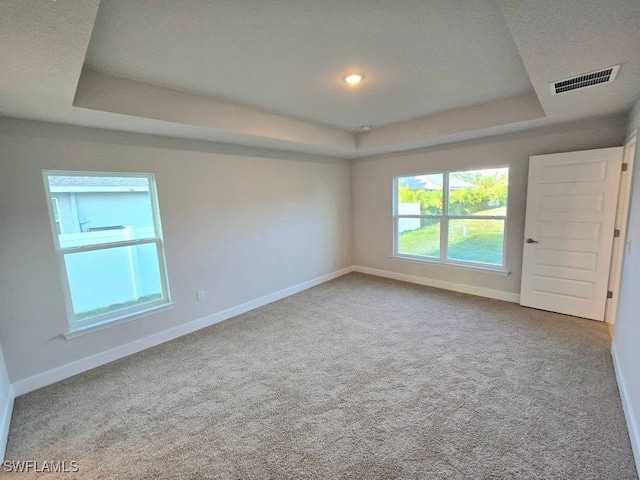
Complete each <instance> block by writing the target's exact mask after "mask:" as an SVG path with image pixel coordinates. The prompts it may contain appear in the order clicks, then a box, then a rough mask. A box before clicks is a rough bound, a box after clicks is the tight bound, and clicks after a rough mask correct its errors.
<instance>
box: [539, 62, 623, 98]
mask: <svg viewBox="0 0 640 480" xmlns="http://www.w3.org/2000/svg"><path fill="white" fill-rule="evenodd" d="M619 68H620V65H615V66H613V67H608V68H603V69H602V70H597V71H595V72H589V73H584V74H582V75H578V76H577V77H571V78H567V79H566V80H561V81H559V82H553V83H552V84H550V86H551V93H552V94H553V95H559V94H561V93H566V92H570V91H571V90H577V89H579V88H587V87H592V86H594V85H599V84H601V83H609V82H613V81H614V80H615V78H616V75H617V73H618V69H619Z"/></svg>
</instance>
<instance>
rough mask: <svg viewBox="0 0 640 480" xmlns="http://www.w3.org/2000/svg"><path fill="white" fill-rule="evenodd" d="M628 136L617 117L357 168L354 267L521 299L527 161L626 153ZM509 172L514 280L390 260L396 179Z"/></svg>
mask: <svg viewBox="0 0 640 480" xmlns="http://www.w3.org/2000/svg"><path fill="white" fill-rule="evenodd" d="M624 135H625V121H624V118H622V117H614V118H609V119H601V120H598V121H591V122H581V123H577V124H569V125H564V126H559V127H554V128H545V129H541V130H538V131H530V132H527V133H521V134H512V135H505V136H499V137H492V138H487V139H483V140H477V141H469V142H464V143H458V144H452V145H447V146H443V147H434V148H430V149H424V150H422V151H418V152H415V151H414V152H412V153H406V154H403V155H398V154H396V155H388V156H381V157H377V158H367V159H359V160H354V161H353V163H352V182H353V183H352V185H353V191H352V196H353V221H354V227H353V239H354V252H355V253H354V263H355V265H359V266H363V267H369V268H375V269H381V270H386V271H390V272H395V273H400V274H408V275H416V276H420V277H426V278H431V279H434V280H439V281H447V282H454V283H459V284H464V285H470V286H475V287H482V288H489V289H493V290H498V291H500V292H508V293H515V294H518V293H519V292H520V276H521V264H522V245H523V235H524V217H525V203H526V193H527V174H528V165H529V156H531V155H541V154H548V153H559V152H569V151H576V150H589V149H595V148H605V147H613V146H620V145H622V142H623V140H624ZM505 165H508V166H509V168H510V172H509V200H508V204H509V205H508V219H507V231H506V237H507V238H506V257H505V260H506V268H507V269H508V270H509V271H510V272H511V274H510V275H508V276H499V275H495V274H491V273H484V272H477V271H469V270H461V269H454V268H450V267H442V266H437V265H433V264H430V265H429V264H424V263H417V262H407V261H403V260H396V259H392V258H391V254H392V240H393V239H392V235H393V233H392V232H393V222H392V182H393V177H394V176H397V175H415V174H424V173H429V172H437V171H442V170H448V169H453V170H466V169H476V168H485V167H487V168H488V167H495V166H505Z"/></svg>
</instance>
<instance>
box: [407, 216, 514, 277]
mask: <svg viewBox="0 0 640 480" xmlns="http://www.w3.org/2000/svg"><path fill="white" fill-rule="evenodd" d="M478 213H481V214H484V215H495V214H496V213H494V211H492V210H488V211H486V212H478ZM464 225H466V232H465V229H464V228H463V226H464ZM503 238H504V221H503V220H469V219H450V220H449V248H448V259H449V260H459V261H465V262H479V263H487V264H491V265H502V248H503ZM398 253H400V254H403V255H416V256H421V257H423V256H424V257H431V258H440V224H439V222H437V223H434V224H432V225H428V226H424V227H422V228H419V229H417V230H411V231H406V232H402V233H401V234H400V235H399V238H398Z"/></svg>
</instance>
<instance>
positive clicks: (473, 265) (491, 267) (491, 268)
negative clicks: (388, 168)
mask: <svg viewBox="0 0 640 480" xmlns="http://www.w3.org/2000/svg"><path fill="white" fill-rule="evenodd" d="M498 168H506V169H507V170H508V171H509V173H510V167H509V165H498V166H491V167H471V168H467V169H464V168H456V169H453V170H438V171H432V172H427V173H406V174H402V175H397V176H395V177H393V187H392V195H393V213H392V215H393V252H392V255H391V256H392V258H395V259H398V260H409V261H415V262H421V263H432V264H437V265H443V266H450V267H458V268H465V269H469V270H480V271H487V272H495V273H499V274H502V275H508V274H509V272H508V271H507V269H506V258H507V231H508V230H507V225H508V223H507V222H508V218H509V191H510V190H509V187H507V213H506V214H505V215H449V175H450V174H452V173H460V172H474V171H478V170H493V169H498ZM421 175H442V214H441V215H405V214H402V215H400V214H399V213H398V203H399V202H398V191H399V189H398V180H399V179H400V178H406V177H416V176H421ZM401 218H419V219H422V218H435V219H440V258H435V257H423V256H419V255H407V254H404V253H399V252H398V236H399V234H398V224H399V221H400V219H401ZM451 219H454V220H458V219H463V220H466V219H470V220H503V221H504V235H503V236H502V264H501V265H497V264H494V263H482V262H467V261H463V260H451V259H449V258H447V255H448V250H449V220H451Z"/></svg>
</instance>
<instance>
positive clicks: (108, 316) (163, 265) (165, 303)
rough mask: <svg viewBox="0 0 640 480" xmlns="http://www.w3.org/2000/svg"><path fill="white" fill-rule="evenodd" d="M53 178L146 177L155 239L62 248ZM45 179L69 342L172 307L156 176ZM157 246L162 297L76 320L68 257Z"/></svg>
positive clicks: (88, 173) (108, 174) (126, 174)
mask: <svg viewBox="0 0 640 480" xmlns="http://www.w3.org/2000/svg"><path fill="white" fill-rule="evenodd" d="M49 176H76V177H137V178H146V179H147V180H148V182H149V198H150V201H151V214H152V217H153V224H154V236H153V237H149V238H143V239H133V240H122V241H117V242H109V243H101V244H95V245H85V246H78V247H69V248H62V247H61V246H60V239H59V237H58V233H57V231H56V228H55V225H56V220H55V216H54V215H55V212H54V211H53V202H52V201H51V199H52V198H53V197H52V196H51V191H50V188H49ZM42 179H43V182H44V188H45V193H46V195H47V206H48V209H49V221H50V224H51V231H52V233H53V242H54V246H55V250H56V255H57V257H58V265H59V270H60V277H61V280H62V286H63V292H64V297H65V307H66V310H67V320H68V323H69V331H68V332H66V333H65V334H64V336H65V337H66V338H67V339H70V338H74V337H76V336H80V335H84V334H85V333H90V332H91V331H95V330H102V329H103V328H107V327H111V326H113V325H117V324H119V323H125V322H128V321H131V320H135V319H136V318H139V317H143V316H146V315H149V314H150V313H156V312H159V311H163V310H166V309H167V308H170V307H171V306H172V305H173V303H172V302H171V295H170V291H169V280H168V273H167V262H166V258H165V253H164V239H163V235H162V223H161V221H160V207H159V203H158V191H157V187H156V179H155V175H154V174H153V173H139V172H93V171H69V170H43V171H42ZM146 244H155V246H156V251H157V254H158V266H159V270H160V281H161V286H162V298H160V299H158V300H155V301H153V302H148V303H144V304H142V305H136V306H133V307H129V308H124V309H122V310H117V311H114V312H109V313H104V314H102V315H96V316H95V317H90V318H86V319H82V320H76V316H75V312H74V309H73V302H72V299H71V289H70V286H69V278H68V275H67V268H66V263H65V261H64V257H65V255H67V254H73V253H81V252H91V251H95V250H107V249H111V248H118V247H132V246H137V245H146Z"/></svg>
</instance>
